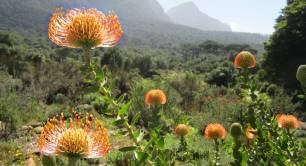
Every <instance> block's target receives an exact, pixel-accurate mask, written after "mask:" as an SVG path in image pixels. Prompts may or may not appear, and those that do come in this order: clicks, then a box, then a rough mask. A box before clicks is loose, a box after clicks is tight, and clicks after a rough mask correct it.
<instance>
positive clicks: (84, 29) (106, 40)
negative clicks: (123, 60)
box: [48, 9, 123, 48]
mask: <svg viewBox="0 0 306 166" xmlns="http://www.w3.org/2000/svg"><path fill="white" fill-rule="evenodd" d="M48 34H49V38H50V39H51V41H52V42H54V43H55V44H57V45H59V46H65V47H71V48H95V47H112V46H115V45H117V44H118V43H119V41H120V39H121V37H122V34H123V33H122V29H121V25H120V22H119V20H118V16H117V15H115V14H114V13H110V14H109V15H104V14H103V13H102V12H100V11H98V10H97V9H70V10H67V11H66V13H65V12H63V11H62V10H61V9H58V10H56V11H55V12H54V13H53V15H52V16H51V19H50V23H49V28H48Z"/></svg>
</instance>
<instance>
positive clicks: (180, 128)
mask: <svg viewBox="0 0 306 166" xmlns="http://www.w3.org/2000/svg"><path fill="white" fill-rule="evenodd" d="M188 133H189V128H188V126H187V125H185V124H179V125H177V126H176V128H175V134H176V135H177V136H185V135H187V134H188Z"/></svg>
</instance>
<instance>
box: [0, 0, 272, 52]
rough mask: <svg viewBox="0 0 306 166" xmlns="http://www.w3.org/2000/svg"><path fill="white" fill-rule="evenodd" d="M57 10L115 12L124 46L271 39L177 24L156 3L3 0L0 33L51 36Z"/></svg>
mask: <svg viewBox="0 0 306 166" xmlns="http://www.w3.org/2000/svg"><path fill="white" fill-rule="evenodd" d="M57 7H63V8H80V7H81V8H90V7H94V8H97V9H99V10H102V11H104V12H108V11H115V12H116V13H117V14H118V16H119V19H120V22H121V24H122V27H123V31H124V37H123V40H122V43H121V45H122V46H126V47H150V48H167V47H172V46H177V45H180V44H184V43H196V42H203V41H206V40H214V41H218V42H219V43H224V44H230V43H237V44H250V45H262V43H263V42H264V41H265V40H266V39H267V36H262V35H258V34H251V33H233V32H217V31H202V30H200V29H196V28H191V27H187V26H184V25H178V24H174V23H173V22H172V21H171V19H170V18H169V17H168V15H167V14H166V13H165V12H164V10H163V8H162V7H161V5H160V4H159V3H158V2H157V1H156V0H26V1H25V0H0V20H1V21H0V30H13V31H17V32H19V33H21V34H25V35H39V36H47V35H46V34H47V33H46V32H47V28H48V22H49V19H50V16H51V14H52V11H53V10H54V8H57Z"/></svg>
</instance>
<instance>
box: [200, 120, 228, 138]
mask: <svg viewBox="0 0 306 166" xmlns="http://www.w3.org/2000/svg"><path fill="white" fill-rule="evenodd" d="M204 137H205V138H206V139H225V137H226V130H225V128H224V127H223V126H222V125H221V124H218V123H215V124H209V125H208V126H207V127H206V129H205V133H204Z"/></svg>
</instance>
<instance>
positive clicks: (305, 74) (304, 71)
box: [296, 65, 306, 87]
mask: <svg viewBox="0 0 306 166" xmlns="http://www.w3.org/2000/svg"><path fill="white" fill-rule="evenodd" d="M296 79H297V80H298V81H299V82H300V83H301V84H302V85H303V86H305V87H306V65H301V66H299V68H298V70H297V72H296Z"/></svg>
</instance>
